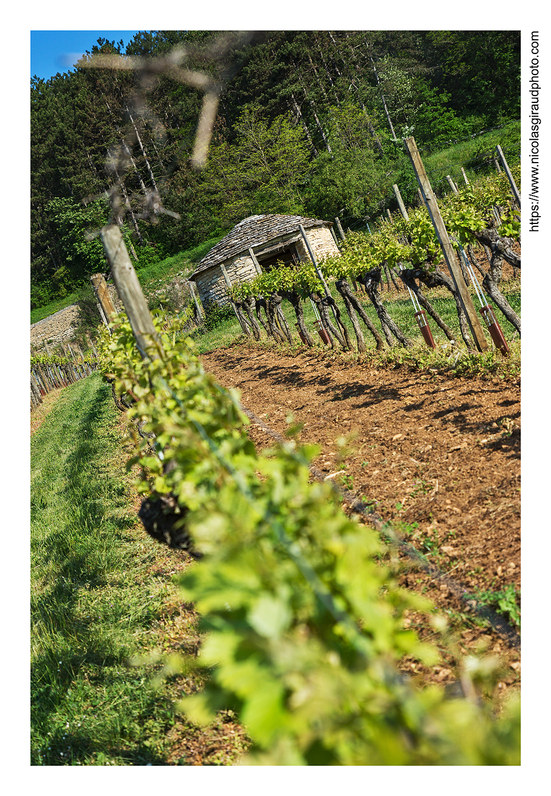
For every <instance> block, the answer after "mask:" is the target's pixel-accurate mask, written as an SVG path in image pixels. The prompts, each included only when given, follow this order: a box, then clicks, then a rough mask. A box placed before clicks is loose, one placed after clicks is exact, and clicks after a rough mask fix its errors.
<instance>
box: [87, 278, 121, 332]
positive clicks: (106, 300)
mask: <svg viewBox="0 0 551 796" xmlns="http://www.w3.org/2000/svg"><path fill="white" fill-rule="evenodd" d="M90 282H91V283H92V288H93V289H94V295H95V297H96V302H97V304H98V309H99V314H100V315H101V319H102V321H103V322H104V324H105V325H106V326H107V328H108V329H109V327H110V326H111V324H112V322H113V318H114V317H115V314H116V310H115V307H114V305H113V302H112V301H111V296H110V295H109V290H108V288H107V282H106V281H105V278H104V276H103V274H92V276H91V277H90Z"/></svg>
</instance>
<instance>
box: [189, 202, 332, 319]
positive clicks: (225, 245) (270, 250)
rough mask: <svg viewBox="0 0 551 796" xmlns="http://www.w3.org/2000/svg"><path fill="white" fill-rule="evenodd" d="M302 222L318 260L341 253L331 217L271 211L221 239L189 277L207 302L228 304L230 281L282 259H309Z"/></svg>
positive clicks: (242, 223)
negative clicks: (308, 216)
mask: <svg viewBox="0 0 551 796" xmlns="http://www.w3.org/2000/svg"><path fill="white" fill-rule="evenodd" d="M299 224H300V225H302V227H303V229H304V231H305V233H306V235H307V238H308V243H309V245H310V248H311V249H312V251H313V253H314V256H315V258H316V260H317V261H318V262H321V261H322V260H323V259H325V258H326V257H329V256H330V255H334V254H338V253H339V249H338V247H337V244H336V243H335V239H334V238H333V234H332V232H331V227H332V226H333V224H332V223H331V222H329V221H320V220H316V219H314V218H304V217H303V216H284V215H278V214H271V213H270V214H263V215H259V216H249V217H248V218H245V219H244V220H243V221H240V222H239V224H237V225H236V226H235V227H234V228H233V229H232V231H231V232H229V233H228V234H227V235H226V237H225V238H223V239H222V240H221V241H220V242H219V243H217V244H216V246H214V247H213V248H212V249H211V250H210V251H209V252H208V254H206V255H205V257H203V259H202V260H201V261H200V262H199V264H198V266H197V268H196V269H195V271H194V272H193V273H192V274H191V275H190V276H189V277H188V278H189V279H190V280H192V281H193V282H195V284H196V285H197V290H198V292H199V296H200V298H201V301H202V303H203V304H204V306H208V305H209V304H211V303H213V302H216V303H217V304H226V303H227V301H228V298H227V290H226V288H227V286H228V284H231V285H234V284H238V283H239V282H246V281H249V280H251V279H254V277H255V276H256V275H257V273H259V272H260V271H263V270H270V268H273V267H274V266H275V265H276V263H277V262H278V261H280V262H283V263H285V264H290V263H296V264H298V263H300V262H303V261H305V260H309V259H310V255H309V253H308V249H307V248H306V245H305V243H304V239H303V237H302V234H301V232H300V229H299ZM251 252H252V255H253V256H252V255H251Z"/></svg>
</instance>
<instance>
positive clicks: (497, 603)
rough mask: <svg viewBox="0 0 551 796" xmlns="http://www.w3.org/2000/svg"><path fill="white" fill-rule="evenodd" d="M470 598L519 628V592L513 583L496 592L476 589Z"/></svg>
mask: <svg viewBox="0 0 551 796" xmlns="http://www.w3.org/2000/svg"><path fill="white" fill-rule="evenodd" d="M472 597H473V598H474V599H475V600H476V601H477V602H479V603H482V604H483V605H488V606H490V607H491V608H493V609H494V611H497V613H498V614H502V615H503V616H505V617H506V619H507V620H508V621H509V622H512V624H513V625H516V626H517V627H518V628H520V591H517V588H516V586H515V585H514V584H513V583H510V584H509V585H508V586H505V587H504V588H503V589H499V590H498V591H492V590H491V589H484V590H481V589H477V590H476V591H475V592H474V593H473V595H472Z"/></svg>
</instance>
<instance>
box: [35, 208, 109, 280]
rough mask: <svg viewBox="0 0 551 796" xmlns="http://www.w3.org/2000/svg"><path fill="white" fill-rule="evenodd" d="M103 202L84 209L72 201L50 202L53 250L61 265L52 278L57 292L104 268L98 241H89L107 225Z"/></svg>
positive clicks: (101, 249)
mask: <svg viewBox="0 0 551 796" xmlns="http://www.w3.org/2000/svg"><path fill="white" fill-rule="evenodd" d="M106 210H107V208H106V205H105V203H104V202H101V201H96V202H92V203H91V204H90V205H88V206H84V205H82V204H79V203H77V202H75V201H74V200H73V199H52V200H51V201H50V202H49V204H48V205H47V212H48V214H49V216H50V219H51V221H52V224H53V227H54V236H55V246H56V249H57V251H58V253H59V256H60V259H61V261H62V265H61V266H60V267H59V268H58V269H57V270H56V271H55V272H54V274H53V275H52V280H53V283H54V284H55V285H56V286H57V290H58V292H59V291H65V292H69V290H70V288H71V287H72V286H73V285H74V284H75V283H78V282H81V281H83V280H84V279H86V278H87V277H89V276H90V275H91V274H93V273H97V272H98V271H102V270H103V269H104V267H105V256H104V254H103V246H102V243H101V240H100V239H99V237H94V238H93V239H92V240H90V239H88V235H87V233H90V232H95V231H96V230H98V229H99V228H100V227H102V226H103V225H104V224H105V223H106V220H107V219H106Z"/></svg>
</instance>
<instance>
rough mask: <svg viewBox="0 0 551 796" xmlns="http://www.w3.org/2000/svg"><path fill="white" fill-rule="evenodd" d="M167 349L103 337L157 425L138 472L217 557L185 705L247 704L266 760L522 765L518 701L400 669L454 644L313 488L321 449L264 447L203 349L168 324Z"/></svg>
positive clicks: (109, 367)
mask: <svg viewBox="0 0 551 796" xmlns="http://www.w3.org/2000/svg"><path fill="white" fill-rule="evenodd" d="M155 322H156V324H157V328H158V330H159V333H160V335H161V340H162V349H161V348H159V350H158V355H153V354H152V355H151V358H150V359H141V358H139V357H138V356H137V352H136V348H135V346H133V344H132V333H131V329H130V325H129V323H128V322H127V321H126V320H125V319H124V317H122V316H119V319H118V322H117V324H116V326H115V327H114V328H113V334H112V336H111V337H109V336H108V335H107V333H105V334H104V336H103V339H102V341H101V345H100V361H101V367H102V370H103V372H104V373H105V374H106V375H107V376H109V378H114V379H115V388H116V390H117V392H119V394H122V393H123V392H125V393H127V394H129V395H131V396H132V398H133V399H134V401H135V403H134V404H133V405H132V407H131V409H130V410H129V412H128V414H129V417H130V418H133V419H134V420H137V421H140V422H142V423H145V425H143V431H144V432H146V434H147V433H150V434H153V435H154V444H153V446H152V444H151V438H149V439H145V438H144V437H140V436H138V435H137V434H136V435H135V436H134V439H135V445H136V451H135V455H134V456H133V457H132V458H131V459H130V461H129V466H132V465H134V464H137V465H139V469H140V472H141V475H140V479H139V488H140V491H141V492H142V493H145V494H148V495H155V494H157V495H159V494H161V495H162V494H165V495H167V494H170V495H172V496H173V497H174V498H175V499H176V502H177V505H178V508H179V511H180V514H181V520H180V522H181V524H182V526H184V525H185V527H186V530H187V531H188V532H189V533H190V534H191V536H192V538H193V539H194V542H195V545H196V547H197V549H198V550H199V551H200V552H201V553H203V554H204V558H202V560H201V561H200V562H198V563H197V564H195V565H193V566H191V567H190V568H188V569H187V570H186V572H185V573H184V574H183V575H181V576H180V579H179V581H180V585H181V589H182V594H183V596H184V597H185V599H187V600H192V601H193V602H194V603H195V605H196V607H197V610H198V611H199V613H200V615H201V617H202V620H201V621H202V626H203V630H204V631H205V632H206V636H205V641H204V644H203V647H202V650H201V653H200V655H199V657H198V658H197V659H196V661H195V663H194V664H189V663H186V661H185V660H184V659H183V658H182V659H179V660H177V661H176V662H175V661H171V662H170V668H171V671H174V670H180V671H183V670H185V668H186V667H187V666H190V665H193V666H196V667H198V668H199V669H201V670H205V671H207V672H209V679H208V682H207V685H206V687H205V688H204V690H203V691H202V692H200V693H197V694H194V695H192V696H187V697H185V698H184V699H183V700H182V701H181V703H180V704H179V708H180V709H181V710H182V711H183V712H184V713H185V714H187V715H188V717H190V718H191V719H193V720H194V721H197V722H209V721H210V720H211V719H212V718H213V717H214V716H215V714H216V712H217V711H218V710H221V709H224V710H233V711H235V712H236V713H237V715H238V717H239V720H240V721H241V722H242V723H243V724H244V726H245V728H246V730H247V732H248V734H249V736H250V738H251V739H252V742H253V746H252V749H251V752H250V754H249V756H248V757H247V758H246V761H245V762H248V763H252V764H257V765H258V764H259V765H413V764H415V765H464V764H466V765H473V764H474V765H477V764H517V763H518V745H519V729H518V709H517V708H511V713H510V714H507V715H506V716H505V717H503V718H501V719H499V720H497V721H496V720H495V719H494V718H493V716H492V712H491V709H490V708H489V707H484V706H481V705H479V704H477V703H475V702H471V701H467V700H465V699H457V700H453V701H449V700H446V699H445V698H444V693H443V691H442V690H441V689H439V688H429V689H424V690H421V689H419V688H416V687H415V686H414V685H413V684H412V683H411V682H409V681H408V680H406V679H405V678H404V677H403V676H401V674H400V673H399V670H398V662H399V660H400V659H401V658H402V657H403V656H404V655H408V656H412V657H414V658H416V659H419V660H422V661H423V662H424V663H425V664H426V665H429V666H430V665H434V664H435V663H436V662H437V660H438V653H437V650H436V649H435V647H433V646H432V645H429V644H426V643H423V642H421V641H420V639H419V637H418V636H417V635H416V633H414V632H413V631H412V630H410V629H406V628H405V622H404V612H405V611H406V610H414V611H422V612H423V611H424V612H426V611H429V610H431V606H430V604H429V603H428V602H427V601H426V600H425V599H424V598H421V597H420V596H418V595H415V594H413V593H411V592H408V591H407V590H405V589H403V588H401V587H400V586H399V585H398V582H397V576H396V573H395V572H393V571H392V570H391V569H390V568H389V567H388V566H384V565H383V563H382V561H381V558H382V553H383V549H382V543H381V542H380V540H379V538H378V536H377V535H376V533H375V532H374V531H373V530H372V529H370V528H369V527H367V526H366V525H363V524H360V523H359V522H357V521H356V520H355V519H353V518H349V517H347V516H346V515H345V514H344V513H343V511H342V509H341V507H340V503H339V501H337V500H335V499H334V494H333V492H332V489H331V487H330V485H329V484H328V483H312V482H311V481H310V473H309V463H310V461H311V460H312V458H313V456H314V455H315V453H316V450H315V449H314V448H313V447H311V446H298V445H297V444H296V443H295V442H294V441H290V442H288V443H286V444H284V445H281V446H280V447H277V448H275V449H273V450H271V451H258V450H256V449H255V447H254V445H253V443H252V442H251V441H250V440H249V438H248V436H247V434H246V426H247V423H248V420H247V418H246V416H245V415H244V414H243V412H242V411H241V409H240V406H239V400H238V399H239V396H238V393H237V392H236V391H234V390H226V389H224V388H222V387H221V386H220V385H218V384H217V383H216V382H215V381H214V380H213V379H212V378H211V377H210V376H209V375H208V374H207V373H205V371H204V369H203V367H202V365H201V363H200V361H199V359H198V357H197V356H196V355H195V354H194V348H193V342H192V341H191V340H190V339H189V338H187V339H183V338H182V337H181V335H180V334H179V330H178V328H176V326H172V327H171V326H170V325H169V324H168V325H167V324H166V323H165V324H161V322H160V319H159V318H157V319H156V320H155Z"/></svg>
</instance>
